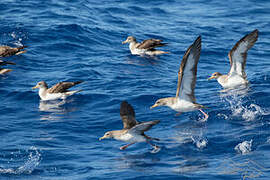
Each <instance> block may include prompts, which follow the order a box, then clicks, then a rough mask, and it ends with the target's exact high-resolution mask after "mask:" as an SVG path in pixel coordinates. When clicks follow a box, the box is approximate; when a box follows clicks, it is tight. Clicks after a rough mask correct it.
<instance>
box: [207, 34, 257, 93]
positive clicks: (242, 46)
mask: <svg viewBox="0 0 270 180" xmlns="http://www.w3.org/2000/svg"><path fill="white" fill-rule="evenodd" d="M258 32H259V31H258V30H257V29H255V30H254V31H252V32H251V33H250V34H247V35H246V36H244V37H243V38H242V39H240V40H239V41H238V42H237V43H236V44H235V45H234V47H233V48H232V49H231V51H230V52H229V54H228V56H229V60H230V65H231V69H230V71H229V73H228V74H226V75H223V74H221V73H219V72H215V73H213V74H212V76H211V77H210V78H208V80H210V79H217V81H218V83H219V84H220V85H221V86H222V87H224V88H235V87H237V86H241V85H246V84H247V83H248V80H247V76H246V73H245V66H246V61H247V51H248V50H249V49H250V48H251V47H252V46H253V45H254V44H255V42H256V41H257V39H258Z"/></svg>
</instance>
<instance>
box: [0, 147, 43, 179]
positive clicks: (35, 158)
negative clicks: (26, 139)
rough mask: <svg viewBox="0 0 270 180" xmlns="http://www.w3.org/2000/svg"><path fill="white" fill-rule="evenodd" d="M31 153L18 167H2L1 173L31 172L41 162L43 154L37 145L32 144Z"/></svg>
mask: <svg viewBox="0 0 270 180" xmlns="http://www.w3.org/2000/svg"><path fill="white" fill-rule="evenodd" d="M29 151H30V153H29V156H28V159H27V161H26V162H25V163H24V164H23V165H21V166H19V167H18V168H2V167H0V174H31V173H32V172H33V170H34V169H35V168H36V167H37V166H38V165H39V164H40V161H41V154H40V152H39V151H38V150H37V148H36V147H34V146H32V147H31V148H30V149H29Z"/></svg>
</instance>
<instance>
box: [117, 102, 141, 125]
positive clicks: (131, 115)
mask: <svg viewBox="0 0 270 180" xmlns="http://www.w3.org/2000/svg"><path fill="white" fill-rule="evenodd" d="M120 116H121V119H122V121H123V129H130V128H132V127H133V126H135V125H137V124H138V122H137V121H136V119H135V111H134V109H133V107H132V106H131V105H130V104H128V102H127V101H123V102H122V103H121V107H120Z"/></svg>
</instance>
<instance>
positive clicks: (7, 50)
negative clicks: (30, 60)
mask: <svg viewBox="0 0 270 180" xmlns="http://www.w3.org/2000/svg"><path fill="white" fill-rule="evenodd" d="M26 47H27V46H20V47H15V48H13V47H10V46H0V57H8V56H13V55H19V54H22V53H25V52H26V50H24V48H26Z"/></svg>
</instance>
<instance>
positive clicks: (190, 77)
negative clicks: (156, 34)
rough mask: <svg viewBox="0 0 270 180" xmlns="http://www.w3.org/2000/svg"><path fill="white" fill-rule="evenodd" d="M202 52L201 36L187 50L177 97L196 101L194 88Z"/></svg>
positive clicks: (179, 79) (180, 69)
mask: <svg viewBox="0 0 270 180" xmlns="http://www.w3.org/2000/svg"><path fill="white" fill-rule="evenodd" d="M200 52H201V36H199V37H198V38H197V39H196V40H195V41H194V43H193V44H192V45H191V46H190V47H189V48H188V50H187V51H186V53H185V55H184V57H183V59H182V62H181V65H180V68H179V71H178V83H177V90H176V97H179V98H180V99H183V100H186V101H189V102H193V103H195V101H196V99H195V95H194V89H195V85H196V76H197V64H198V61H199V58H200Z"/></svg>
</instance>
